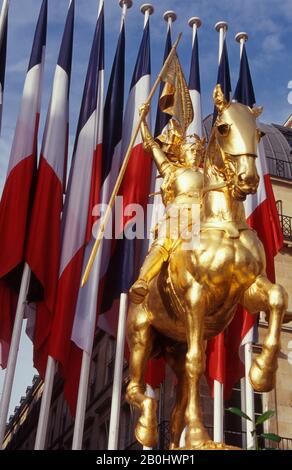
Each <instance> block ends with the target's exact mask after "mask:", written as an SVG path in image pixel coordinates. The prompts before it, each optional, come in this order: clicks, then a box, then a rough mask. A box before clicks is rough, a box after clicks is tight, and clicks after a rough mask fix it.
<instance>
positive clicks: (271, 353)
mask: <svg viewBox="0 0 292 470" xmlns="http://www.w3.org/2000/svg"><path fill="white" fill-rule="evenodd" d="M243 303H244V307H245V308H247V310H248V311H249V312H251V313H257V312H260V311H264V312H266V313H269V327H268V333H267V336H266V338H265V340H264V343H263V348H262V352H261V353H260V355H259V356H257V357H256V358H255V360H254V363H253V365H252V367H251V369H250V373H249V378H250V381H251V384H252V386H253V388H254V389H255V390H256V391H258V392H270V391H271V390H273V388H274V387H275V383H276V371H277V367H278V353H279V351H280V334H281V326H282V322H283V317H284V315H285V312H286V309H287V304H288V296H287V293H286V291H285V289H284V288H283V287H282V286H280V285H278V284H272V283H271V282H270V281H269V280H268V279H267V278H266V277H264V276H259V277H258V278H257V279H256V281H255V282H254V284H253V285H252V286H251V287H250V288H249V290H248V291H247V292H246V293H245V296H244V302H243Z"/></svg>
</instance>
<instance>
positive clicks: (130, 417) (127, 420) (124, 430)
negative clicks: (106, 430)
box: [119, 403, 134, 449]
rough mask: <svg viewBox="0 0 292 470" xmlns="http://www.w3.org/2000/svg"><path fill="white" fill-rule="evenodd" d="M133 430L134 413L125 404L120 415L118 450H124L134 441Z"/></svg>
mask: <svg viewBox="0 0 292 470" xmlns="http://www.w3.org/2000/svg"><path fill="white" fill-rule="evenodd" d="M133 428H134V413H133V409H132V408H131V406H130V405H128V403H126V404H125V405H124V406H123V408H122V414H121V426H120V439H119V442H120V449H126V448H127V447H129V446H130V445H131V444H132V443H133V441H134V435H133Z"/></svg>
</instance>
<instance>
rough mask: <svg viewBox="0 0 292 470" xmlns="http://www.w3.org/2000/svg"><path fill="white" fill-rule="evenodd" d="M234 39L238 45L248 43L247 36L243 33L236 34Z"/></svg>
mask: <svg viewBox="0 0 292 470" xmlns="http://www.w3.org/2000/svg"><path fill="white" fill-rule="evenodd" d="M234 39H235V41H236V42H239V44H240V43H241V42H246V41H248V34H247V33H245V32H240V33H237V34H236V36H235V38H234Z"/></svg>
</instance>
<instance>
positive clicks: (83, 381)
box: [72, 0, 104, 450]
mask: <svg viewBox="0 0 292 470" xmlns="http://www.w3.org/2000/svg"><path fill="white" fill-rule="evenodd" d="M103 5H104V0H99V7H98V18H99V15H100V13H101V10H102V7H103ZM102 87H103V86H102ZM102 100H103V98H102ZM102 106H103V104H102ZM102 116H103V115H102ZM99 119H100V115H99V113H98V112H96V117H95V134H96V135H95V142H96V143H97V140H98V135H97V130H98V120H99ZM101 256H102V250H100V252H99V254H98V257H97V259H96V260H95V263H94V266H93V267H94V272H93V276H95V280H96V281H97V282H98V279H99V273H100V267H101ZM95 288H96V298H95V300H96V302H97V296H98V285H97V287H96V286H95ZM95 309H96V307H95ZM93 341H94V331H92V338H91V346H90V352H89V351H85V350H83V352H82V363H81V371H80V379H79V387H78V398H77V406H76V415H75V423H74V432H73V442H72V450H81V449H82V443H83V434H84V423H85V414H86V405H87V395H88V383H89V376H90V367H91V355H92V348H93Z"/></svg>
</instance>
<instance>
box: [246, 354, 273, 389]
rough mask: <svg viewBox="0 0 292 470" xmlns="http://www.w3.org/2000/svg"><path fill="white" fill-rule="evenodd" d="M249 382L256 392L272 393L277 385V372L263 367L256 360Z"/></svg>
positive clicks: (250, 372)
mask: <svg viewBox="0 0 292 470" xmlns="http://www.w3.org/2000/svg"><path fill="white" fill-rule="evenodd" d="M249 380H250V382H251V385H252V387H253V389H254V390H255V391H256V392H270V391H271V390H273V389H274V388H275V385H276V370H275V369H274V368H273V369H271V368H265V367H261V366H260V364H259V363H258V362H257V360H255V362H254V364H253V365H252V366H251V369H250V371H249Z"/></svg>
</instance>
